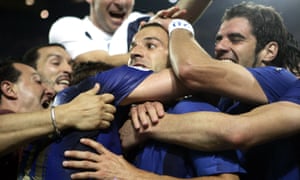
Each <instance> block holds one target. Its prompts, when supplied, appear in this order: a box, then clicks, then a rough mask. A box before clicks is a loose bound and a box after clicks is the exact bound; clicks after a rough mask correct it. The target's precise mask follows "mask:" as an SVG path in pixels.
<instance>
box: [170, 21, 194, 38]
mask: <svg viewBox="0 0 300 180" xmlns="http://www.w3.org/2000/svg"><path fill="white" fill-rule="evenodd" d="M179 28H180V29H185V30H188V31H190V32H191V33H192V35H193V36H194V35H195V33H194V28H193V26H192V25H191V24H190V23H189V22H187V21H186V20H183V19H173V20H172V21H171V22H170V24H169V27H168V31H169V36H170V35H171V33H172V31H174V30H175V29H179Z"/></svg>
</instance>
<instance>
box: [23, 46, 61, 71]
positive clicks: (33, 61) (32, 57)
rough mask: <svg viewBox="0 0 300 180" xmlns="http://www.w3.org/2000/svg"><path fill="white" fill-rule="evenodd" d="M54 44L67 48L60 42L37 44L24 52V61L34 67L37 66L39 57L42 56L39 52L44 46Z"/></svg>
mask: <svg viewBox="0 0 300 180" xmlns="http://www.w3.org/2000/svg"><path fill="white" fill-rule="evenodd" d="M53 46H58V47H61V48H63V49H65V47H64V46H63V45H62V44H59V43H51V44H42V45H38V46H35V47H33V48H31V49H29V50H27V51H26V52H25V54H24V56H23V57H22V62H23V63H24V64H27V65H29V66H31V67H33V68H35V69H36V68H37V60H38V59H39V57H40V54H39V52H38V51H39V50H40V49H42V48H45V47H53Z"/></svg>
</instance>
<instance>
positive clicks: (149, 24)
mask: <svg viewBox="0 0 300 180" xmlns="http://www.w3.org/2000/svg"><path fill="white" fill-rule="evenodd" d="M152 26H154V27H160V28H162V29H163V30H165V31H166V33H167V34H169V33H168V30H166V29H165V28H164V27H163V26H162V25H161V24H159V23H157V22H150V23H145V24H143V25H142V26H140V28H139V31H140V30H142V29H144V28H146V27H152Z"/></svg>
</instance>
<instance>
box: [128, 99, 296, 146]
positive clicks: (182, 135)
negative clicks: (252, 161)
mask: <svg viewBox="0 0 300 180" xmlns="http://www.w3.org/2000/svg"><path fill="white" fill-rule="evenodd" d="M299 117H300V105H298V104H295V103H292V102H287V101H282V102H276V103H272V104H268V105H263V106H260V107H258V108H255V109H253V110H252V111H250V112H248V113H244V114H241V115H229V114H225V113H216V112H193V113H187V114H165V115H164V116H163V118H161V119H160V120H159V122H158V123H157V124H155V125H152V124H151V123H149V126H148V127H146V128H142V127H143V126H140V128H139V135H140V136H142V137H143V138H154V139H157V140H159V141H165V142H168V143H173V144H178V145H183V146H186V147H188V148H193V149H197V150H204V151H211V150H226V149H234V148H240V149H247V148H249V147H252V146H255V145H258V144H262V143H265V142H269V141H272V140H275V139H279V138H284V137H287V136H291V135H294V134H297V133H299V132H300V121H299ZM124 139H126V138H124ZM123 143H124V142H123Z"/></svg>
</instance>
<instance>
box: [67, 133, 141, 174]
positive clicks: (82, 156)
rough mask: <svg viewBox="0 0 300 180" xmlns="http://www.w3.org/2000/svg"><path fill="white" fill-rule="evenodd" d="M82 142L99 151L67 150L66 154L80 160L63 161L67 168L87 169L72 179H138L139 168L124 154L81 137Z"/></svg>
mask: <svg viewBox="0 0 300 180" xmlns="http://www.w3.org/2000/svg"><path fill="white" fill-rule="evenodd" d="M80 142H81V143H82V144H85V145H87V146H89V147H91V148H93V149H95V150H96V152H97V153H93V152H87V151H65V156H66V157H68V158H74V159H78V160H67V161H63V166H64V167H65V168H78V169H81V170H86V171H82V172H78V173H74V174H72V175H71V178H72V179H89V178H94V179H105V180H108V179H111V180H114V179H128V180H131V179H136V177H135V175H136V172H137V169H136V168H135V167H133V166H132V165H131V164H129V163H128V162H127V161H126V160H125V159H124V158H123V157H122V156H118V155H116V154H113V153H112V152H110V151H109V150H107V149H106V148H105V147H104V146H103V145H102V144H99V143H98V142H96V141H94V140H91V139H84V138H83V139H81V140H80Z"/></svg>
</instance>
